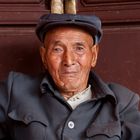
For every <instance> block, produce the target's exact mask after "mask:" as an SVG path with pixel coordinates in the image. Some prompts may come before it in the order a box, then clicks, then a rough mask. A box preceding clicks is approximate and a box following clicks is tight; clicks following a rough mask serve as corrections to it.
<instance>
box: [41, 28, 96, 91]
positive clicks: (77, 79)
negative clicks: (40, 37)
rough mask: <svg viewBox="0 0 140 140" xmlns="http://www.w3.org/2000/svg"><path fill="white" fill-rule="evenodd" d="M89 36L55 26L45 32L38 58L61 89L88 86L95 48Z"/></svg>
mask: <svg viewBox="0 0 140 140" xmlns="http://www.w3.org/2000/svg"><path fill="white" fill-rule="evenodd" d="M93 44H94V43H93V39H92V37H91V36H90V35H89V34H88V33H87V32H85V31H83V30H81V29H77V28H75V27H58V28H56V29H53V30H51V31H49V32H48V33H47V34H46V37H45V41H44V48H43V47H41V50H40V52H41V57H42V61H43V64H44V66H45V68H46V70H47V71H48V72H49V73H50V75H51V77H52V78H53V80H54V82H55V84H56V86H57V87H58V89H59V90H60V92H75V93H76V92H79V91H82V90H83V89H85V88H86V87H87V81H88V77H89V72H90V69H91V67H94V66H95V64H96V60H97V53H98V47H97V46H96V45H93Z"/></svg>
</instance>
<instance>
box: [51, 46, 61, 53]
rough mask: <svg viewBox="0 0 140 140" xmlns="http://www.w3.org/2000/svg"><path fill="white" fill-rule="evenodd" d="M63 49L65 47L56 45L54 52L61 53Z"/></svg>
mask: <svg viewBox="0 0 140 140" xmlns="http://www.w3.org/2000/svg"><path fill="white" fill-rule="evenodd" d="M62 51H63V49H62V48H60V47H54V48H53V52H56V53H60V52H62Z"/></svg>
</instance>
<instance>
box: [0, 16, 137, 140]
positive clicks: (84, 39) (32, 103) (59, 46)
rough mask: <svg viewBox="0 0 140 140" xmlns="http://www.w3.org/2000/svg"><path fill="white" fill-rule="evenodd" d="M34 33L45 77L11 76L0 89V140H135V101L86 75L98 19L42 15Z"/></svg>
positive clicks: (92, 59)
mask: <svg viewBox="0 0 140 140" xmlns="http://www.w3.org/2000/svg"><path fill="white" fill-rule="evenodd" d="M36 33H37V35H38V37H39V39H40V41H41V42H42V43H43V44H44V46H43V47H40V54H41V58H42V62H43V64H44V67H45V69H46V72H45V73H44V74H42V75H40V76H37V77H31V76H27V75H24V74H20V73H15V72H11V73H10V74H9V77H8V80H7V81H6V82H3V83H1V85H0V140H3V139H5V140H139V139H140V133H139V130H140V113H139V111H138V101H139V98H138V95H136V94H135V93H133V92H132V91H130V90H128V89H127V88H125V87H122V86H120V85H118V84H114V83H108V84H107V83H105V82H104V81H102V80H101V78H100V77H99V76H97V75H96V74H95V73H94V72H93V71H92V70H91V69H93V68H94V67H95V65H96V61H97V56H98V51H99V47H98V43H99V42H100V40H101V37H102V29H101V22H100V19H99V18H97V17H96V16H84V15H72V14H62V15H59V14H50V15H44V16H42V17H41V19H40V21H39V23H38V26H37V29H36Z"/></svg>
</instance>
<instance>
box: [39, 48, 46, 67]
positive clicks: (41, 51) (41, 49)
mask: <svg viewBox="0 0 140 140" xmlns="http://www.w3.org/2000/svg"><path fill="white" fill-rule="evenodd" d="M39 51H40V56H41V59H42V63H43V65H44V67H45V69H47V64H46V57H45V56H46V49H45V47H44V46H41V47H40V49H39Z"/></svg>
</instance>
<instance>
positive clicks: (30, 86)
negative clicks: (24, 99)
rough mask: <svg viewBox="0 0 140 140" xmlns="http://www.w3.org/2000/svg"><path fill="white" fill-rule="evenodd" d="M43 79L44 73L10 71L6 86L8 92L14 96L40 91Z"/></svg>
mask: <svg viewBox="0 0 140 140" xmlns="http://www.w3.org/2000/svg"><path fill="white" fill-rule="evenodd" d="M42 79H43V74H40V75H38V76H30V75H27V74H23V73H19V72H10V73H9V76H8V79H7V81H6V87H7V90H8V92H9V93H12V94H13V95H14V96H17V95H25V94H29V93H32V92H37V91H38V92H39V91H40V83H41V81H42Z"/></svg>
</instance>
